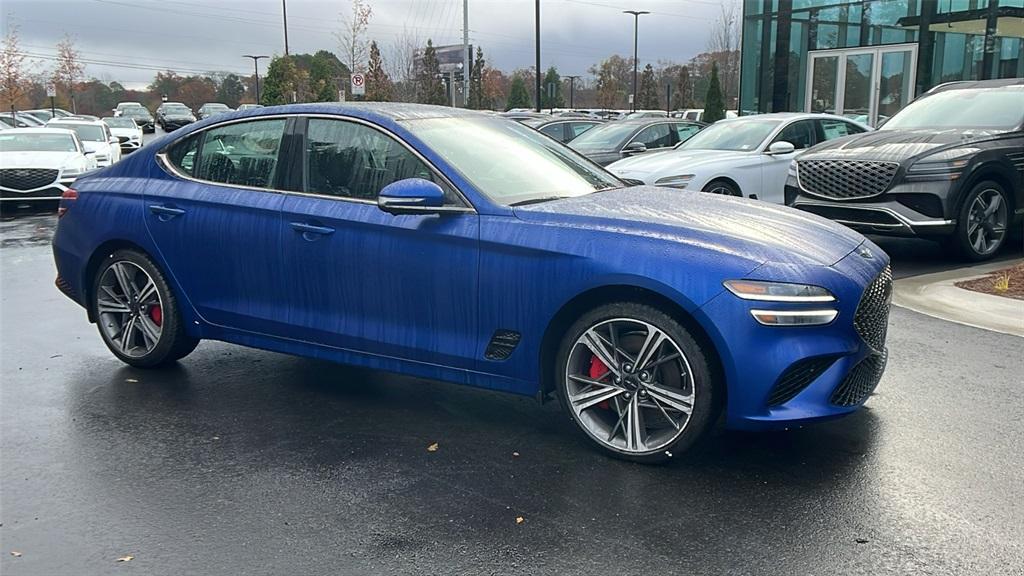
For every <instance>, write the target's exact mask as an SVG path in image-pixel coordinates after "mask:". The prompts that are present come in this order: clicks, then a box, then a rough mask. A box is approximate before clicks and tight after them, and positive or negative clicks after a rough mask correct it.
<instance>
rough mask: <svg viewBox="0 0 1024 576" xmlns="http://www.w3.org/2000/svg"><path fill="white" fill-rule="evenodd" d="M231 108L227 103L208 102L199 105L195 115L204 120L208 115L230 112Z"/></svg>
mask: <svg viewBox="0 0 1024 576" xmlns="http://www.w3.org/2000/svg"><path fill="white" fill-rule="evenodd" d="M232 111H233V110H231V108H229V107H228V105H227V104H221V103H219V102H209V103H206V104H203V105H202V106H200V107H199V114H197V116H198V117H199V119H200V120H205V119H206V118H209V117H210V116H214V115H217V114H223V113H225V112H232Z"/></svg>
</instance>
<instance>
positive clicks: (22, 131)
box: [5, 126, 75, 136]
mask: <svg viewBox="0 0 1024 576" xmlns="http://www.w3.org/2000/svg"><path fill="white" fill-rule="evenodd" d="M5 132H6V134H70V135H71V136H74V135H75V132H74V131H73V130H65V129H64V128H47V127H42V126H40V127H39V128H11V129H9V130H6V131H5Z"/></svg>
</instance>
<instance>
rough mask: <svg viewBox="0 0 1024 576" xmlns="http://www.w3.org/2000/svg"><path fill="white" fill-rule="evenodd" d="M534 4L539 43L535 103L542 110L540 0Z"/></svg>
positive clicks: (535, 32) (536, 35) (536, 33)
mask: <svg viewBox="0 0 1024 576" xmlns="http://www.w3.org/2000/svg"><path fill="white" fill-rule="evenodd" d="M534 6H535V8H534V26H535V27H536V30H535V31H534V35H535V37H536V43H537V49H536V57H537V71H536V72H537V73H536V74H534V76H535V78H534V84H535V85H534V88H535V89H536V96H537V102H535V104H536V108H537V112H540V0H536V3H535V4H534Z"/></svg>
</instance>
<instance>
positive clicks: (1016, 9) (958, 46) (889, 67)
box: [739, 0, 1024, 125]
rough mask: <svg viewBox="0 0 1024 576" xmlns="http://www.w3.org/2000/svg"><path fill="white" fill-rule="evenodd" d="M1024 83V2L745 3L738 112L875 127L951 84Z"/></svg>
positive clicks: (837, 0)
mask: <svg viewBox="0 0 1024 576" xmlns="http://www.w3.org/2000/svg"><path fill="white" fill-rule="evenodd" d="M1014 77H1024V0H744V3H743V44H742V48H741V65H740V90H739V92H740V96H739V109H740V110H741V111H743V113H744V114H752V113H762V112H784V111H787V112H792V111H813V112H829V113H834V114H842V115H845V116H849V117H855V118H858V119H860V120H862V121H864V122H867V123H870V124H872V125H874V124H876V123H877V122H878V121H880V120H884V119H885V118H887V117H888V116H891V115H892V114H893V113H895V112H896V111H897V110H899V109H900V108H901V107H903V106H904V105H905V104H906V103H907V102H909V101H910V100H912V99H913V98H914V96H916V95H918V94H921V93H922V92H924V91H927V90H928V89H930V88H931V87H933V86H935V85H937V84H941V83H943V82H950V81H954V80H985V79H990V78H1014Z"/></svg>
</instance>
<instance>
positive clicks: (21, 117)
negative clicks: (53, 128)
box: [0, 112, 46, 128]
mask: <svg viewBox="0 0 1024 576" xmlns="http://www.w3.org/2000/svg"><path fill="white" fill-rule="evenodd" d="M0 122H3V123H4V124H6V125H7V126H9V127H11V128H39V127H40V126H45V125H46V122H43V121H42V120H40V119H38V118H36V117H35V116H33V115H31V114H27V113H25V112H0Z"/></svg>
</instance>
